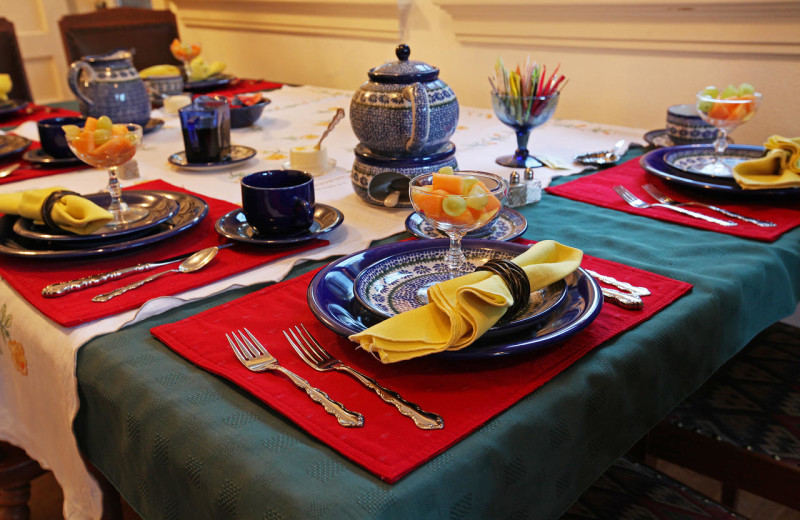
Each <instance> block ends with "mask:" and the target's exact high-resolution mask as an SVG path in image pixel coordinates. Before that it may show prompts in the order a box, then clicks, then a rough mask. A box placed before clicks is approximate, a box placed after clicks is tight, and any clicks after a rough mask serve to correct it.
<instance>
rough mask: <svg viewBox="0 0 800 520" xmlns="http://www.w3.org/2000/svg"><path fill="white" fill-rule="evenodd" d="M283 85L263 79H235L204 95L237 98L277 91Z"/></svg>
mask: <svg viewBox="0 0 800 520" xmlns="http://www.w3.org/2000/svg"><path fill="white" fill-rule="evenodd" d="M282 86H283V83H274V82H272V81H264V80H263V79H235V80H233V81H232V82H231V83H229V84H227V85H225V86H222V87H220V88H215V89H212V90H209V91H208V92H204V94H216V95H219V96H235V95H236V94H246V93H248V92H260V91H262V90H275V89H277V88H281V87H282Z"/></svg>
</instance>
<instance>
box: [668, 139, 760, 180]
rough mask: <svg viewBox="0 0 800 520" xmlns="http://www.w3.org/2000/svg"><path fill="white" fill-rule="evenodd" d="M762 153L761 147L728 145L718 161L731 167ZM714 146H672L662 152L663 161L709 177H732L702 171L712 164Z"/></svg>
mask: <svg viewBox="0 0 800 520" xmlns="http://www.w3.org/2000/svg"><path fill="white" fill-rule="evenodd" d="M763 155H764V150H763V148H762V149H760V150H759V149H748V148H741V147H734V146H731V147H728V148H727V149H726V150H725V152H724V153H723V154H722V155H721V157H720V161H721V162H722V163H723V164H725V165H726V166H728V168H733V167H734V166H736V165H737V164H739V163H740V162H744V161H748V160H750V159H757V158H759V157H762V156H763ZM714 157H715V153H714V147H713V146H709V145H684V146H673V147H671V148H669V150H668V151H667V152H666V153H665V154H664V162H666V163H667V164H669V165H670V166H672V167H673V168H675V169H677V170H681V171H684V172H688V173H694V174H696V175H708V176H709V177H728V178H733V175H732V174H731V173H723V174H714V173H709V172H706V171H703V169H704V168H705V167H707V166H709V165H711V164H714Z"/></svg>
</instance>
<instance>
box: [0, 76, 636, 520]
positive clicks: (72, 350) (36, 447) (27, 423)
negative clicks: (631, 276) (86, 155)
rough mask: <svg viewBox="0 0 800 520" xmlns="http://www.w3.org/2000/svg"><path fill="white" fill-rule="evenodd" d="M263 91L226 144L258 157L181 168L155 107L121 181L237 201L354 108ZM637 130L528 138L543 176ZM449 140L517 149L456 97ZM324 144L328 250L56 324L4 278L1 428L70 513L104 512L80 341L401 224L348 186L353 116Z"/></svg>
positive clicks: (460, 150) (400, 217)
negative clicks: (250, 182) (248, 120)
mask: <svg viewBox="0 0 800 520" xmlns="http://www.w3.org/2000/svg"><path fill="white" fill-rule="evenodd" d="M266 95H267V97H269V98H270V99H271V100H272V103H271V104H270V105H268V106H267V107H266V109H265V111H264V113H263V115H262V116H261V118H260V119H259V121H258V122H257V124H256V125H255V126H252V127H249V128H244V129H234V130H232V132H231V141H232V143H233V144H238V145H245V146H249V147H252V148H255V149H256V150H257V151H258V153H257V156H256V157H255V158H253V159H251V160H249V161H247V162H245V163H242V164H240V165H237V166H235V167H231V168H230V169H226V170H221V171H219V170H218V171H213V172H192V171H185V170H180V169H177V168H175V167H173V166H171V165H170V164H169V163H168V162H167V158H168V157H169V155H170V154H172V153H174V152H178V151H181V150H182V149H183V141H182V137H181V130H180V122H179V121H178V118H177V116H174V115H166V114H163V113H162V112H161V111H154V112H153V115H152V117H154V118H161V119H164V120H165V124H164V126H163V128H161V129H159V130H157V131H155V132H153V133H152V134H149V135H147V136H145V138H144V143H143V145H142V147H141V148H140V150H139V151H138V152H137V155H136V161H137V163H138V167H139V173H140V178H139V179H135V180H131V181H123V185H125V186H130V185H132V184H135V183H137V182H143V181H149V180H155V179H162V180H165V181H167V182H170V183H172V184H174V185H177V186H182V187H185V188H187V189H190V190H192V191H194V192H197V193H199V194H205V195H208V196H211V197H215V198H220V199H225V200H228V201H231V202H235V203H240V200H241V198H240V190H239V179H240V178H241V177H242V176H244V175H246V174H248V173H252V172H255V171H261V170H266V169H277V168H281V165H282V163H283V162H285V161H287V160H288V155H289V149H290V148H291V147H293V146H299V145H309V144H314V143H315V142H316V141H317V139H319V136H320V135H321V134H322V131H323V130H324V129H325V127H326V126H327V124H328V122H329V121H330V119H331V117H332V116H333V113H334V111H335V110H336V108H339V107H341V108H344V109H345V111H347V110H348V109H349V103H350V98H351V96H352V92H349V91H342V90H333V89H325V88H318V87H284V88H282V89H280V90H278V91H272V92H268V93H267V94H266ZM15 132H16V133H18V134H21V135H24V136H26V137H29V138H31V139H35V140H38V134H37V130H36V124H35V123H32V122H31V123H25V124H23V125H21V126H20V127H19V128H18V129H16V130H15ZM643 134H644V131H643V130H640V129H631V128H622V127H612V126H604V125H596V124H590V123H585V122H581V121H564V120H553V121H551V122H549V123H548V124H546V125H545V126H543V127H541V128H538V129H535V130H534V131H533V133H532V136H531V140H530V143H529V148H530V149H531V150H532V152H533V153H534V154H535V155H537V156H544V157H547V158H550V159H551V160H553V161H556V162H558V163H562V164H563V165H566V166H567V168H566V169H558V170H555V169H550V168H539V169H537V170H536V176H537V178H539V179H540V180H541V181H542V183H543V185H545V186H546V185H547V184H549V182H550V179H551V178H552V177H555V176H559V175H565V174H570V173H575V172H577V171H579V170H580V168H579V167H578V166H577V165H574V164H572V159H571V158H572V157H574V156H575V155H577V154H580V153H585V152H589V151H596V150H601V149H610V148H611V147H612V146H613V144H614V143H615V142H616V141H617V140H618V139H621V138H625V139H628V140H631V141H634V142H641V138H642V135H643ZM452 140H453V142H454V143H455V145H456V150H457V152H456V158H457V160H458V163H459V167H460V168H461V169H465V170H481V171H489V172H493V173H497V174H500V175H503V176H504V177H507V176H508V175H509V173H510V171H511V170H509V169H508V168H504V167H502V166H498V165H497V164H495V162H494V159H495V158H496V157H497V156H500V155H505V154H509V153H512V152H513V151H514V149H515V148H516V138H515V136H514V134H513V131H512V130H511V129H510V128H508V127H506V126H504V125H503V124H502V123H500V122H499V121H498V120H497V118H496V117H494V115H493V114H492V112H491V111H490V110H484V109H474V108H468V107H462V108H461V115H460V118H459V126H458V129H457V131H456V133H455V135H454V136H453V138H452ZM325 142H326V145H327V147H328V154H329V157H331V158H333V159H335V160H336V162H337V167H336V169H335V171H332V172H329V173H326V174H325V175H323V176H320V177H317V178H316V179H315V187H316V197H317V201H318V202H322V203H325V204H329V205H332V206H334V207H336V208H338V209H339V210H341V211H342V213H343V214H344V216H345V220H344V224H343V225H342V226H340V227H339V228H337V229H336V230H334V231H333V232H331V233H330V234H329V235H326V236H325V238H327V239H328V240H330V242H331V244H330V245H329V246H327V247H325V248H321V249H316V250H313V251H307V252H304V253H298V254H296V255H293V256H290V257H288V258H284V259H282V260H279V261H276V262H273V263H271V264H268V265H264V266H261V267H258V268H256V269H252V270H251V271H248V272H246V273H243V274H240V275H237V276H232V277H229V278H226V279H224V280H220V281H218V282H216V283H213V284H210V285H207V286H204V287H201V288H198V289H194V290H191V291H187V292H185V293H182V294H179V295H177V296H174V297H163V298H156V299H153V300H151V301H148V302H147V303H146V304H145V305H143V306H142V307H141V308H140V309H138V310H135V311H130V312H125V313H122V314H118V315H115V316H112V317H109V318H105V319H102V320H98V321H95V322H92V323H88V324H85V325H82V326H79V327H74V328H63V327H60V326H58V325H56V324H54V323H53V322H51V321H50V320H49V319H47V318H46V317H44V316H43V315H41V314H40V313H39V312H38V311H37V310H36V309H34V308H33V307H32V306H31V305H29V304H28V303H27V302H26V301H25V300H23V299H21V298H20V297H19V295H18V294H17V293H16V292H15V291H13V290H12V289H11V288H10V287H9V286H8V284H7V283H6V282H5V281H3V282H2V283H0V299H1V300H2V304H0V305H2V307H1V308H0V325H1V326H0V333H2V336H3V337H2V339H3V340H4V342H3V343H0V438H2V439H4V440H8V441H9V442H11V443H13V444H15V445H17V446H20V447H22V448H24V449H25V450H26V451H27V452H28V453H29V455H30V456H31V457H33V458H35V459H36V460H38V461H39V462H40V463H41V465H42V466H44V467H46V468H49V469H51V470H52V471H53V473H54V475H55V477H56V479H57V480H58V481H59V484H60V485H61V487H62V488H63V491H64V499H65V505H64V514H65V516H66V517H67V518H69V519H84V518H98V517H99V516H100V513H101V505H100V499H101V497H100V492H99V489H98V487H97V485H96V483H95V481H94V480H93V479H92V477H91V476H90V475H89V474H88V472H87V470H86V468H85V466H84V464H83V462H82V460H81V458H80V454H79V452H78V449H77V445H76V441H75V438H74V435H73V434H72V421H73V419H74V417H75V414H76V412H77V409H78V405H79V401H78V395H77V385H76V380H75V360H76V354H77V350H78V348H79V347H80V346H81V345H83V344H84V343H86V342H87V341H88V340H90V339H91V338H93V337H95V336H97V335H100V334H105V333H108V332H113V331H115V330H118V329H119V328H121V327H123V326H125V325H126V324H129V323H133V322H136V321H139V320H142V319H144V318H146V317H148V316H152V315H155V314H158V313H161V312H163V311H165V310H167V309H170V308H173V307H176V306H178V305H181V304H182V303H185V302H187V301H191V300H196V299H200V298H204V297H207V296H209V295H212V294H215V293H219V292H221V291H225V290H227V289H231V288H233V287H238V286H246V285H250V284H254V283H258V282H266V281H277V280H280V279H282V278H283V277H284V276H285V275H286V274H287V273H288V272H289V270H290V269H291V268H292V266H293V265H295V264H296V263H298V262H302V261H304V260H308V259H323V258H327V257H329V256H332V255H343V254H349V253H352V252H354V251H357V250H360V249H364V248H365V247H367V246H368V245H369V244H370V242H371V241H373V240H376V239H380V238H385V237H388V236H391V235H393V234H395V233H398V232H401V231H403V229H404V222H405V219H406V217H407V216H408V214H409V210H408V209H386V208H379V207H376V206H372V205H369V204H367V203H366V202H364V201H362V200H361V199H360V198H359V197H358V196H356V195H355V193H354V191H353V189H352V187H351V184H350V168H351V167H352V164H353V158H354V156H353V147H354V146H355V144H356V138H355V136H354V135H353V132H352V129H351V128H350V125H349V123H348V122H347V121H342V122H341V123H340V124H339V126H337V127H336V129H335V130H334V131H333V133H332V134H331V135H330V136H329V137H328V138H327V139H326V141H325ZM106 177H107V176H106V174H105V172H103V171H100V170H83V171H79V172H73V173H66V174H61V175H57V176H51V177H44V178H39V179H31V180H27V181H22V182H17V183H10V184H5V185H2V186H0V192H10V191H18V190H24V189H30V188H39V187H47V186H54V185H60V186H65V187H67V188H69V189H72V190H75V191H78V192H81V193H91V192H95V191H99V190H100V189H101V188H102V187H103V186H104V185H105V182H106ZM531 225H536V223H531ZM0 261H2V258H0ZM53 281H54V282H55V281H60V280H53Z"/></svg>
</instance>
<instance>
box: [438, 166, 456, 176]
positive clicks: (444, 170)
mask: <svg viewBox="0 0 800 520" xmlns="http://www.w3.org/2000/svg"><path fill="white" fill-rule="evenodd" d="M438 173H441V174H442V175H453V168H452V167H451V166H445V167H443V168H439V172H438Z"/></svg>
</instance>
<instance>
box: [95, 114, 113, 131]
mask: <svg viewBox="0 0 800 520" xmlns="http://www.w3.org/2000/svg"><path fill="white" fill-rule="evenodd" d="M112 126H114V123H112V122H111V118H110V117H108V116H100V117H98V118H97V126H96V127H95V128H98V129H100V130H108V131H109V132H110V131H111V127H112Z"/></svg>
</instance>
